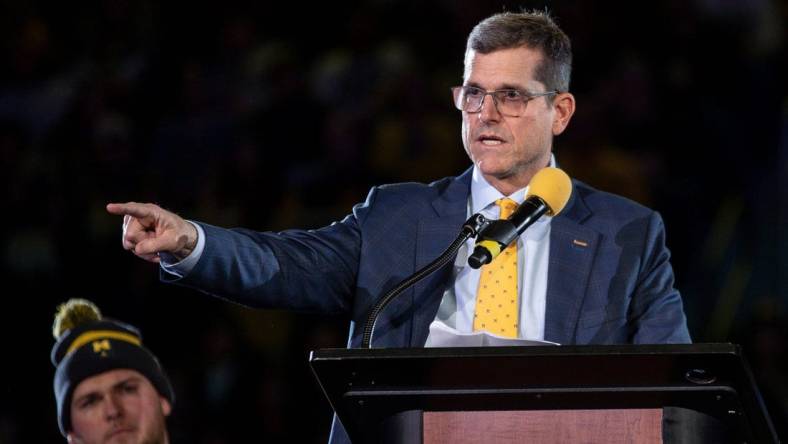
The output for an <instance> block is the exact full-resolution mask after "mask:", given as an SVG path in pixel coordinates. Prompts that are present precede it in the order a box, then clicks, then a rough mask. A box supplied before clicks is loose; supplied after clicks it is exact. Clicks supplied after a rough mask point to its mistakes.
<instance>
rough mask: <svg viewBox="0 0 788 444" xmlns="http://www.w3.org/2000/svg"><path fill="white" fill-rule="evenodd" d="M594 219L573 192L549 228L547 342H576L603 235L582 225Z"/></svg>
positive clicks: (581, 200)
mask: <svg viewBox="0 0 788 444" xmlns="http://www.w3.org/2000/svg"><path fill="white" fill-rule="evenodd" d="M589 216H591V211H590V210H589V209H588V207H587V206H586V204H585V202H584V201H583V199H582V197H581V196H579V195H578V194H577V192H576V191H573V193H572V197H571V199H570V201H569V203H568V204H567V209H566V210H565V212H564V213H562V214H561V215H559V216H557V217H555V218H554V219H553V221H552V223H551V227H550V260H549V267H548V274H547V302H546V309H545V332H544V338H545V340H546V341H553V342H558V343H560V344H570V343H572V342H573V341H574V333H575V327H576V325H577V320H578V317H579V316H580V307H581V306H582V302H583V298H584V297H585V294H586V289H587V287H588V280H589V278H590V275H591V266H592V265H593V262H594V256H595V255H596V251H597V247H598V245H599V238H600V234H599V233H598V232H596V231H595V230H592V229H590V228H587V227H585V226H583V225H581V223H582V221H583V220H585V219H586V218H588V217H589Z"/></svg>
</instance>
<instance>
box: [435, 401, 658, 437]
mask: <svg viewBox="0 0 788 444" xmlns="http://www.w3.org/2000/svg"><path fill="white" fill-rule="evenodd" d="M423 428H424V434H423V442H424V444H471V443H481V442H483V443H491V444H492V443H495V444H514V443H523V442H528V443H533V444H547V443H570V442H585V443H589V442H591V443H596V442H598V443H607V444H619V443H620V444H635V443H638V444H647V443H648V444H650V443H661V442H662V409H606V410H553V411H544V410H537V411H528V410H519V411H505V412H495V411H487V412H424V417H423Z"/></svg>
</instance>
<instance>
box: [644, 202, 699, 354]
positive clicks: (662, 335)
mask: <svg viewBox="0 0 788 444" xmlns="http://www.w3.org/2000/svg"><path fill="white" fill-rule="evenodd" d="M641 264H642V265H641V268H640V273H639V276H638V280H637V284H636V288H635V293H634V296H633V298H632V303H631V305H630V313H629V319H630V325H631V326H632V328H633V332H632V333H633V334H632V342H633V343H635V344H666V343H668V344H670V343H673V344H676V343H689V342H691V339H690V335H689V331H688V329H687V318H686V316H685V315H684V308H683V304H682V301H681V296H680V295H679V292H678V290H676V289H675V288H674V287H673V282H674V279H673V268H672V267H671V265H670V252H669V251H668V249H667V247H666V246H665V226H664V224H663V222H662V218H661V217H660V216H659V214H658V213H656V212H655V213H652V215H651V218H650V219H649V222H648V228H647V230H646V241H645V245H644V249H643V258H642V261H641Z"/></svg>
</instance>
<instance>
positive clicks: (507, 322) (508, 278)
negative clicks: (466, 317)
mask: <svg viewBox="0 0 788 444" xmlns="http://www.w3.org/2000/svg"><path fill="white" fill-rule="evenodd" d="M495 203H496V204H497V205H498V206H499V207H500V208H501V216H500V219H508V218H509V216H510V215H511V214H512V212H513V211H514V209H515V208H517V204H516V203H515V202H514V201H513V200H511V199H507V198H503V199H498V200H496V201H495ZM517 295H518V293H517V242H513V243H512V244H511V245H510V246H509V247H508V248H507V249H505V250H503V251H502V252H501V254H499V255H498V257H496V258H495V259H494V260H493V261H492V262H491V263H489V264H487V265H485V266H483V267H482V269H481V275H480V276H479V288H478V289H477V290H476V313H475V314H474V315H473V331H478V330H485V331H488V332H490V333H494V334H496V335H498V336H505V337H509V338H516V337H517V336H518V329H517V324H518V318H519V313H520V310H519V308H520V304H518V298H517Z"/></svg>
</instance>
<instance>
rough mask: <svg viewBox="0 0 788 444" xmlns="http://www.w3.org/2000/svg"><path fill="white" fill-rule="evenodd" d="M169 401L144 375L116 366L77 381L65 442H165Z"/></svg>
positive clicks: (166, 439)
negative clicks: (68, 430) (116, 367)
mask: <svg viewBox="0 0 788 444" xmlns="http://www.w3.org/2000/svg"><path fill="white" fill-rule="evenodd" d="M170 409H171V407H170V403H169V402H167V400H166V399H165V398H163V397H161V396H160V395H159V393H158V392H157V391H156V389H155V388H154V387H153V385H152V384H151V383H150V381H148V378H146V377H145V376H143V375H142V374H140V373H139V372H137V371H135V370H128V369H117V370H110V371H108V372H105V373H101V374H98V375H96V376H92V377H90V378H87V379H85V380H84V381H82V382H80V383H79V385H77V388H76V389H75V390H74V396H72V398H71V426H72V429H71V431H70V432H69V433H68V437H67V438H68V442H69V443H85V444H93V443H135V444H137V443H138V444H143V443H145V444H149V443H150V444H154V443H155V444H159V443H167V442H168V436H167V429H166V425H165V420H164V418H165V417H166V416H168V415H169V414H170Z"/></svg>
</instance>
